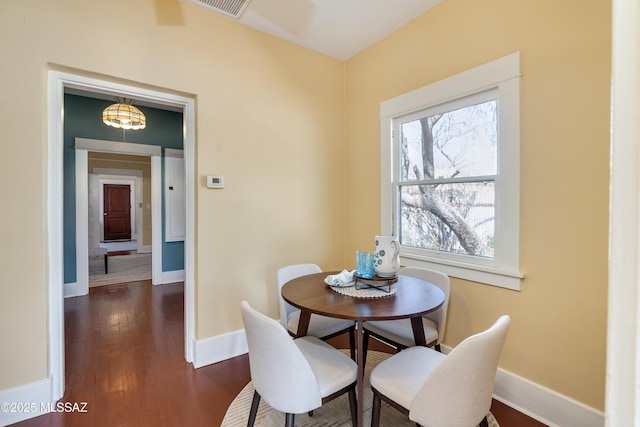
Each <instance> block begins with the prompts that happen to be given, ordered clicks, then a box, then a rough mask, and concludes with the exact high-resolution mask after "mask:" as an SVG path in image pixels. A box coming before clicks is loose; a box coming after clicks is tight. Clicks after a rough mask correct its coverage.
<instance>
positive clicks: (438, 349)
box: [433, 343, 442, 353]
mask: <svg viewBox="0 0 640 427" xmlns="http://www.w3.org/2000/svg"><path fill="white" fill-rule="evenodd" d="M433 348H434V350H435V351H439V352H440V353H442V350H441V349H440V343H438V344H436V345H434V346H433Z"/></svg>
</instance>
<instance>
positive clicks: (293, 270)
mask: <svg viewBox="0 0 640 427" xmlns="http://www.w3.org/2000/svg"><path fill="white" fill-rule="evenodd" d="M315 273H322V269H321V268H320V267H318V266H317V265H315V264H294V265H288V266H286V267H282V268H280V269H278V273H277V278H278V302H279V304H280V323H282V326H284V327H285V328H286V327H287V322H288V320H289V314H291V313H292V312H294V311H296V310H298V309H297V308H295V307H294V306H292V305H291V304H288V303H287V302H286V301H285V300H283V299H282V294H281V292H280V290H281V289H282V286H283V285H284V284H285V283H287V282H288V281H290V280H293V279H295V278H297V277H300V276H307V275H309V274H315Z"/></svg>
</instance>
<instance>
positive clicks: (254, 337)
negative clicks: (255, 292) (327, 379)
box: [240, 301, 322, 414]
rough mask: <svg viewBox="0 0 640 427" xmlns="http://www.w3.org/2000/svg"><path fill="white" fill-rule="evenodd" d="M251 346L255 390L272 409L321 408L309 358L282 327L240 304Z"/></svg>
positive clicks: (288, 410) (295, 410) (251, 365)
mask: <svg viewBox="0 0 640 427" xmlns="http://www.w3.org/2000/svg"><path fill="white" fill-rule="evenodd" d="M240 309H241V312H242V321H243V323H244V330H245V334H246V336H247V345H248V347H249V369H250V371H251V381H252V383H253V386H254V387H255V389H256V391H257V392H258V394H260V396H261V397H262V399H264V401H265V402H267V403H268V404H269V405H270V406H271V407H272V408H274V409H276V410H278V411H282V412H286V413H292V414H300V413H304V412H308V411H310V410H313V409H315V408H318V407H319V406H321V405H322V395H321V393H320V388H319V386H318V382H317V380H316V377H315V375H314V374H313V371H312V370H311V367H310V366H309V363H308V362H307V359H306V358H305V357H304V355H303V354H302V352H301V351H300V349H298V346H297V345H296V344H295V343H294V342H293V338H292V337H291V336H290V335H289V334H288V333H287V331H286V330H285V329H284V328H283V327H282V325H281V324H280V323H279V322H278V321H276V320H274V319H272V318H270V317H268V316H265V315H264V314H262V313H260V312H258V311H256V310H254V309H253V308H251V306H250V305H249V303H248V302H246V301H242V302H241V303H240Z"/></svg>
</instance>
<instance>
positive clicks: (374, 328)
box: [363, 267, 451, 355]
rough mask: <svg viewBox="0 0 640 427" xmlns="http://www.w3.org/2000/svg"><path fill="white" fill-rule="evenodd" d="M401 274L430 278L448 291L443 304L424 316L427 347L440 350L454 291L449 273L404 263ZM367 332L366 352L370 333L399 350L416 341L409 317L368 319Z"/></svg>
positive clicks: (426, 279)
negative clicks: (450, 299)
mask: <svg viewBox="0 0 640 427" xmlns="http://www.w3.org/2000/svg"><path fill="white" fill-rule="evenodd" d="M399 274H403V275H405V276H412V277H416V278H418V279H421V280H424V281H426V282H430V283H433V284H434V285H436V286H437V287H439V288H440V289H441V290H442V292H443V293H444V302H443V303H442V306H441V307H440V308H439V309H437V310H435V311H432V312H431V313H427V314H425V315H424V316H422V326H423V327H424V335H425V341H426V343H427V347H434V348H435V349H436V350H438V351H440V343H441V342H442V339H443V338H444V330H445V325H446V322H447V308H448V306H449V295H450V293H451V284H450V282H449V276H447V275H446V274H444V273H441V272H439V271H435V270H430V269H428V268H418V267H404V268H403V269H402V270H400V273H399ZM363 332H364V337H363V338H364V351H365V355H366V351H367V347H368V342H369V335H372V336H374V337H376V338H378V339H379V340H381V341H384V342H386V343H387V344H390V345H392V346H393V347H395V348H396V349H397V350H398V351H400V350H402V349H405V348H407V347H413V346H414V345H415V340H414V338H413V329H412V328H411V320H409V319H398V320H375V321H370V322H364V327H363Z"/></svg>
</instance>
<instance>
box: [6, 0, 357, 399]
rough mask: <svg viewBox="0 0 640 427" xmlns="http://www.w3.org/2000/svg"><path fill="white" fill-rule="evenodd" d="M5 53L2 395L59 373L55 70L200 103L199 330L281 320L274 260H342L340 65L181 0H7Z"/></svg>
mask: <svg viewBox="0 0 640 427" xmlns="http://www.w3.org/2000/svg"><path fill="white" fill-rule="evenodd" d="M108 43H112V45H110V46H105V45H106V44H108ZM129 43H131V44H129ZM0 53H1V54H2V61H1V62H0V64H1V65H0V81H1V82H2V93H3V97H5V99H7V100H11V101H10V104H11V105H8V104H7V103H4V104H3V105H2V106H0V112H1V113H2V117H3V133H2V141H4V144H5V146H4V150H5V153H6V155H3V156H0V157H1V159H0V178H4V179H3V181H5V182H7V183H10V184H11V185H6V186H3V190H2V200H4V201H5V202H8V201H14V202H11V203H5V204H4V208H3V214H2V221H0V235H2V236H3V240H4V241H5V244H4V245H3V247H4V248H5V249H4V250H3V254H2V256H0V271H2V280H1V285H0V342H2V345H1V350H0V366H2V369H0V390H5V389H9V388H12V387H15V386H18V385H22V384H30V383H33V382H35V381H39V380H43V379H46V378H47V377H48V372H47V354H48V349H47V271H48V270H47V241H46V236H47V234H46V232H47V228H46V227H47V210H46V208H47V204H46V199H47V161H48V157H47V156H48V153H47V150H48V147H47V109H46V106H47V70H48V69H58V70H63V71H66V72H72V73H78V74H81V75H87V76H90V77H98V78H103V79H106V80H111V81H116V82H121V83H126V84H133V85H137V84H139V83H144V84H145V85H148V87H152V88H161V90H167V91H173V92H176V93H180V94H182V95H186V96H193V97H194V98H195V100H196V113H197V117H196V126H197V128H196V173H197V176H198V186H197V189H196V198H197V206H196V221H197V223H196V236H197V237H196V239H197V242H196V251H197V253H196V260H195V263H196V271H195V277H196V289H195V293H196V296H197V303H196V310H197V313H196V316H197V318H196V323H197V324H196V334H197V335H196V337H197V338H199V339H202V338H208V337H211V336H214V335H218V334H222V333H226V332H230V331H235V330H238V329H241V328H242V321H241V319H240V312H239V303H240V300H241V299H244V298H246V299H249V300H250V301H251V303H252V304H254V305H255V306H256V307H257V308H258V309H260V310H262V311H265V312H267V313H269V314H270V315H272V316H273V317H276V316H277V314H278V309H277V307H278V306H277V302H276V292H275V289H276V280H275V275H276V270H277V268H278V267H280V266H282V265H284V264H289V263H297V262H310V261H313V262H317V263H319V264H320V265H321V266H322V267H323V268H338V267H339V266H341V265H342V260H343V253H344V247H343V242H344V216H345V212H344V199H345V191H346V190H345V185H344V182H345V176H344V170H345V169H346V168H345V165H346V163H345V160H344V147H345V126H344V67H345V65H344V63H343V62H341V61H338V60H335V59H332V58H329V57H327V56H324V55H320V54H318V53H315V52H312V51H309V50H307V49H304V48H302V47H299V46H295V45H293V44H291V43H288V42H285V41H282V40H279V39H277V38H274V37H271V36H268V35H266V34H263V33H261V32H258V31H255V30H252V29H250V28H247V27H244V26H242V25H240V24H238V23H237V22H234V21H233V20H230V19H227V18H224V17H222V16H220V15H217V14H215V13H211V12H208V11H207V10H206V9H203V8H201V7H198V6H195V5H190V4H188V3H186V2H179V1H173V0H171V1H156V0H137V1H130V0H114V1H111V2H109V3H105V2H87V1H85V0H56V1H51V0H35V1H28V2H24V1H22V0H7V1H2V2H0ZM145 87H147V86H145ZM96 120H101V119H100V117H96ZM212 174H216V175H217V174H219V175H224V176H225V184H226V187H225V189H224V190H209V189H207V188H206V187H205V186H204V176H205V175H212ZM16 176H19V177H21V179H20V180H16V179H15V177H16ZM18 201H19V203H18ZM6 242H11V244H7V243H6Z"/></svg>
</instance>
